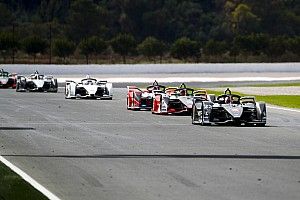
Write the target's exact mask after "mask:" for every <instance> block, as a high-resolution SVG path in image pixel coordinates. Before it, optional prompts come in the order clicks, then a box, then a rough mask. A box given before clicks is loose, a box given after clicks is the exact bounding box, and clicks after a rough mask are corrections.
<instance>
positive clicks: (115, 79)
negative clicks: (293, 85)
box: [57, 76, 300, 83]
mask: <svg viewBox="0 0 300 200" xmlns="http://www.w3.org/2000/svg"><path fill="white" fill-rule="evenodd" d="M94 78H97V76H96V77H94ZM81 79H82V78H78V77H72V78H65V77H60V78H57V80H58V82H59V83H64V82H65V81H66V80H73V81H75V82H80V81H81ZM99 79H104V80H107V81H108V82H112V83H150V82H153V80H154V79H155V80H157V81H158V82H166V83H168V82H171V83H172V82H175V83H176V82H180V83H181V82H241V81H249V82H253V81H293V80H294V81H296V80H300V77H297V76H296V77H163V78H162V77H151V78H149V77H108V78H103V77H101V78H99Z"/></svg>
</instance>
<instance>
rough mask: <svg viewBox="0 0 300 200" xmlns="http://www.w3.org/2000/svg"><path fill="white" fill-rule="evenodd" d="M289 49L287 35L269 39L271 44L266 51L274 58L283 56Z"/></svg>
mask: <svg viewBox="0 0 300 200" xmlns="http://www.w3.org/2000/svg"><path fill="white" fill-rule="evenodd" d="M286 50H287V41H286V38H285V37H282V36H278V37H274V38H271V39H270V41H269V46H268V49H267V51H266V53H267V55H268V56H270V57H271V59H274V58H276V57H279V56H282V55H283V54H284V53H285V52H286Z"/></svg>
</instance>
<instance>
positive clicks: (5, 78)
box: [0, 69, 17, 89]
mask: <svg viewBox="0 0 300 200" xmlns="http://www.w3.org/2000/svg"><path fill="white" fill-rule="evenodd" d="M16 75H17V74H10V73H8V72H6V71H4V70H3V69H0V88H13V89H15V88H16V86H17V76H16Z"/></svg>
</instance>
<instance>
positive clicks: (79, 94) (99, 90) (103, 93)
mask: <svg viewBox="0 0 300 200" xmlns="http://www.w3.org/2000/svg"><path fill="white" fill-rule="evenodd" d="M112 87H113V86H112V83H108V82H107V81H98V80H97V79H94V78H90V76H87V77H86V78H85V79H82V80H81V82H80V83H76V82H75V81H66V86H65V98H66V99H76V98H86V99H107V100H111V99H112V97H113V95H112Z"/></svg>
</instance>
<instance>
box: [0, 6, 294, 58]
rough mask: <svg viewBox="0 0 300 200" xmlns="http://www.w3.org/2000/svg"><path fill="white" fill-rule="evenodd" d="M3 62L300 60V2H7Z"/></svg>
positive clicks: (2, 15)
mask: <svg viewBox="0 0 300 200" xmlns="http://www.w3.org/2000/svg"><path fill="white" fill-rule="evenodd" d="M0 19H1V20H0V51H1V60H0V62H2V63H13V62H18V63H24V62H29V63H33V62H34V63H35V62H39V63H40V62H42V63H91V62H93V63H118V62H124V63H125V62H131V63H137V62H285V61H299V60H300V59H299V58H300V35H299V33H300V0H284V1H283V0H200V1H199V0H0Z"/></svg>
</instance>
